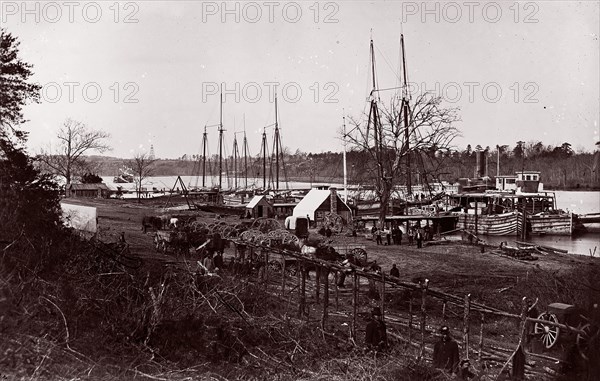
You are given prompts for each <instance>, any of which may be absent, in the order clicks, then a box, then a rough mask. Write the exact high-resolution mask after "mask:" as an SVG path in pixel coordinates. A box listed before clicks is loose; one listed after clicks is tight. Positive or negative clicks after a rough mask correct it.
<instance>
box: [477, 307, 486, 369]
mask: <svg viewBox="0 0 600 381" xmlns="http://www.w3.org/2000/svg"><path fill="white" fill-rule="evenodd" d="M483 323H485V315H484V314H483V312H482V313H481V328H480V329H479V356H478V357H479V361H481V356H482V352H483Z"/></svg>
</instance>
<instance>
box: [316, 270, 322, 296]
mask: <svg viewBox="0 0 600 381" xmlns="http://www.w3.org/2000/svg"><path fill="white" fill-rule="evenodd" d="M315 278H316V283H315V303H317V304H319V295H320V293H321V265H317V268H316V270H315Z"/></svg>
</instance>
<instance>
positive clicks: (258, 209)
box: [246, 195, 274, 218]
mask: <svg viewBox="0 0 600 381" xmlns="http://www.w3.org/2000/svg"><path fill="white" fill-rule="evenodd" d="M273 214H274V212H273V205H271V203H270V202H269V200H267V197H266V196H264V195H261V196H254V197H253V198H252V200H250V202H249V203H248V205H246V217H250V218H260V217H272V216H273Z"/></svg>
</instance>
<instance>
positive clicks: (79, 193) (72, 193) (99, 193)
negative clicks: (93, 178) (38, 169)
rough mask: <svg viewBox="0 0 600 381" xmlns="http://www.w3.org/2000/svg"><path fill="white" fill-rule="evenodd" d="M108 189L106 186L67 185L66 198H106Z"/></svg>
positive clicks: (101, 184) (100, 184) (108, 192)
mask: <svg viewBox="0 0 600 381" xmlns="http://www.w3.org/2000/svg"><path fill="white" fill-rule="evenodd" d="M109 194H110V189H109V188H108V186H107V185H106V184H103V183H99V184H73V183H71V184H69V185H68V186H67V189H66V195H67V197H88V198H107V197H108V196H109Z"/></svg>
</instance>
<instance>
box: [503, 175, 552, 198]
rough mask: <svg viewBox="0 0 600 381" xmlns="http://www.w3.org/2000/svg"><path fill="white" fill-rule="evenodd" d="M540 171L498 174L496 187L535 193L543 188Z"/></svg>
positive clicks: (504, 189) (517, 191)
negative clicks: (507, 174)
mask: <svg viewBox="0 0 600 381" xmlns="http://www.w3.org/2000/svg"><path fill="white" fill-rule="evenodd" d="M540 180H541V176H540V172H539V171H521V172H517V173H516V174H514V175H509V176H506V175H504V176H496V189H498V190H502V191H511V192H516V193H535V192H540V191H542V190H543V187H544V186H543V184H542V183H541V182H540Z"/></svg>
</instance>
